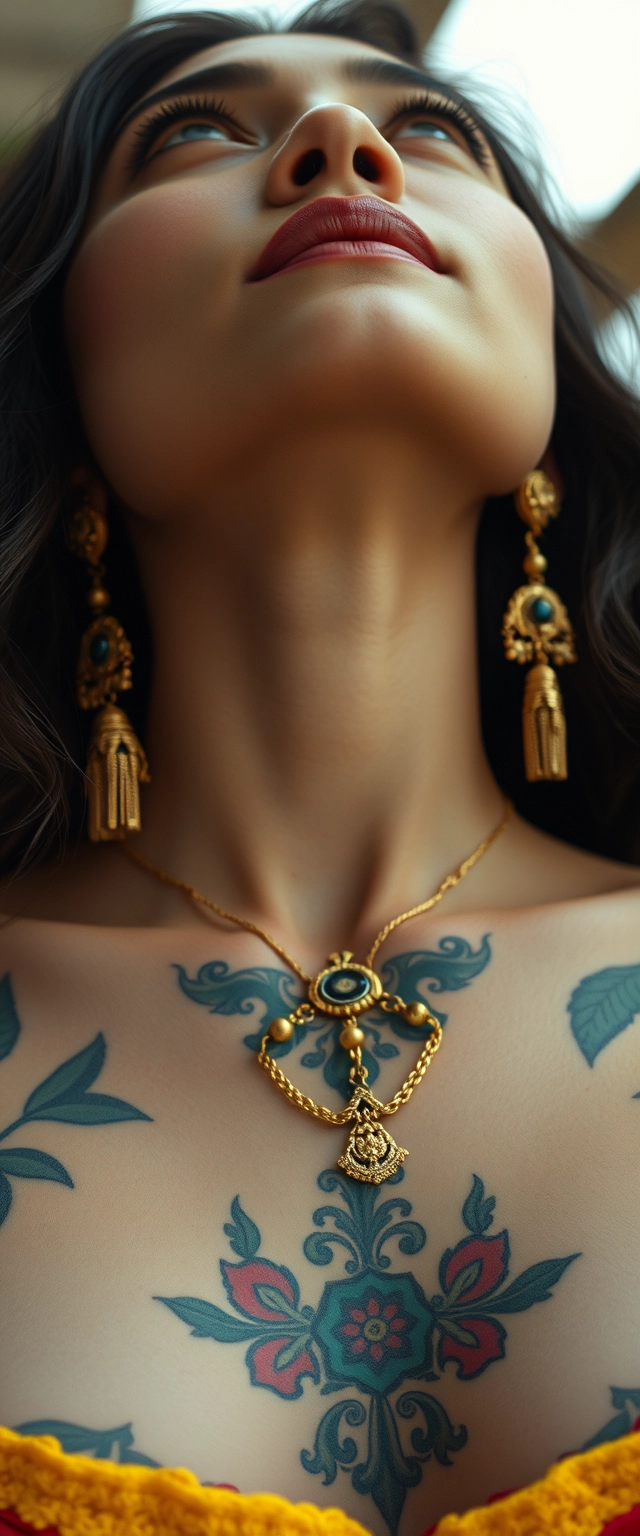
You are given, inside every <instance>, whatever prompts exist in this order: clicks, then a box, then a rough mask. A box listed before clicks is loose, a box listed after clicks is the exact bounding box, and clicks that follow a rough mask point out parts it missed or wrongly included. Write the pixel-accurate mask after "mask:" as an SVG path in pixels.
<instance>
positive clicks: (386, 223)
mask: <svg viewBox="0 0 640 1536" xmlns="http://www.w3.org/2000/svg"><path fill="white" fill-rule="evenodd" d="M331 240H379V241H380V242H381V243H383V244H384V245H397V246H399V248H400V250H402V251H408V253H409V255H410V256H415V257H416V260H417V261H421V262H422V263H423V264H424V266H425V267H431V268H432V270H433V271H435V272H439V271H440V264H439V261H438V257H437V254H436V251H435V250H434V247H433V246H432V244H431V241H430V240H428V239H427V236H426V235H425V234H424V232H423V230H421V229H420V228H419V227H418V225H417V224H414V222H413V219H409V218H407V215H406V213H400V210H399V209H398V208H394V207H393V206H392V205H391V203H384V202H382V199H381V198H378V197H319V198H317V199H316V200H315V202H313V203H306V204H305V206H304V208H298V209H296V212H295V213H292V215H291V218H289V219H287V220H286V221H285V223H284V224H281V225H280V228H279V229H277V230H276V232H275V235H272V236H271V239H270V240H269V241H268V243H267V245H266V246H265V248H264V250H263V252H262V255H261V256H259V257H258V260H257V262H256V264H255V266H254V267H253V268H252V270H251V272H250V273H249V282H254V283H255V282H259V281H260V279H261V278H263V277H271V275H272V273H273V272H280V271H281V269H282V267H285V266H286V265H287V263H288V262H290V261H293V258H294V256H300V255H301V253H302V252H303V251H308V250H309V249H310V248H311V247H312V246H314V245H323V244H325V242H327V241H331Z"/></svg>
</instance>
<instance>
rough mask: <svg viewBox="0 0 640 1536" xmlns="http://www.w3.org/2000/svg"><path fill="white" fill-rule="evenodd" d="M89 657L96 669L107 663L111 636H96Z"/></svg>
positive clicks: (90, 647)
mask: <svg viewBox="0 0 640 1536" xmlns="http://www.w3.org/2000/svg"><path fill="white" fill-rule="evenodd" d="M89 655H90V657H91V660H92V662H93V665H94V667H99V666H101V664H102V662H103V661H106V659H107V656H108V655H109V636H108V635H101V634H98V635H94V637H93V640H92V641H91V644H90V646H89Z"/></svg>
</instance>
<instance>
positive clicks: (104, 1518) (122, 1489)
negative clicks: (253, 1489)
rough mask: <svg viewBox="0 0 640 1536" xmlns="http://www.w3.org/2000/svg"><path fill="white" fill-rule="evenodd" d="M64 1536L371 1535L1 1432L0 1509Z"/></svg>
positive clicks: (336, 1518) (304, 1512)
mask: <svg viewBox="0 0 640 1536" xmlns="http://www.w3.org/2000/svg"><path fill="white" fill-rule="evenodd" d="M2 1509H10V1510H12V1511H13V1512H14V1513H15V1514H17V1515H19V1516H20V1519H21V1520H24V1521H26V1523H27V1524H28V1525H33V1526H34V1528H35V1529H36V1530H39V1531H42V1530H45V1529H46V1527H47V1526H54V1528H55V1529H56V1530H57V1531H58V1532H59V1536H367V1532H366V1531H365V1530H364V1527H363V1526H361V1525H358V1524H357V1521H355V1520H349V1518H348V1516H347V1515H345V1514H343V1512H342V1510H341V1509H316V1507H315V1505H313V1504H289V1503H288V1501H287V1499H281V1498H279V1497H278V1496H277V1495H276V1494H272V1493H254V1494H248V1495H243V1494H238V1493H230V1492H228V1491H227V1490H226V1489H223V1488H203V1487H202V1486H201V1484H200V1483H199V1482H198V1479H197V1478H196V1477H194V1475H193V1473H192V1472H186V1471H183V1470H182V1469H178V1470H173V1471H164V1470H158V1471H155V1470H151V1469H149V1468H147V1467H128V1466H124V1467H122V1466H116V1465H115V1464H114V1463H112V1462H109V1461H94V1460H93V1459H92V1458H91V1457H90V1456H67V1455H66V1454H65V1453H64V1452H63V1451H61V1449H60V1446H59V1444H58V1441H57V1440H54V1438H53V1436H52V1435H41V1436H37V1437H36V1436H29V1435H24V1436H23V1435H16V1434H14V1433H13V1431H12V1430H10V1429H0V1510H2Z"/></svg>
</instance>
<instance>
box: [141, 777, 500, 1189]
mask: <svg viewBox="0 0 640 1536" xmlns="http://www.w3.org/2000/svg"><path fill="white" fill-rule="evenodd" d="M510 814H511V806H510V804H509V801H508V800H505V808H504V815H503V818H502V821H501V822H500V825H499V826H497V827H495V828H494V830H493V832H490V833H489V836H488V837H484V838H483V839H482V842H481V843H478V846H477V848H475V849H474V851H473V853H471V854H470V855H469V857H468V858H466V859H463V861H462V863H461V864H459V865H458V868H457V869H454V870H453V872H452V873H451V874H450V875H445V878H444V880H442V881H441V883H440V885H439V886H438V889H437V891H435V892H434V894H433V896H429V897H427V900H426V901H421V902H420V903H419V904H418V906H417V907H410V908H409V911H408V912H401V913H400V915H399V916H398V917H394V918H392V919H391V921H390V922H388V923H385V925H384V928H381V929H380V932H379V933H378V934H377V935H376V938H375V939H374V941H373V944H372V945H371V949H370V950H369V953H368V955H367V958H366V961H365V966H366V967H367V968H368V969H369V970H371V969H372V967H373V962H374V960H375V957H376V955H377V953H378V950H379V949H380V946H381V944H384V941H385V939H388V937H389V934H390V933H393V932H394V930H395V929H396V928H399V927H400V924H401V923H407V922H408V921H409V919H410V918H412V917H419V916H420V914H421V913H422V912H429V911H430V910H431V908H432V907H435V906H437V904H438V902H439V901H441V900H442V897H443V896H444V895H445V892H446V891H450V890H451V889H452V887H453V886H454V885H459V883H460V881H461V880H464V877H465V875H468V873H469V870H470V869H473V866H474V864H477V862H478V860H479V859H481V858H482V856H483V854H485V853H486V852H487V849H488V848H490V847H491V844H492V843H495V840H496V838H497V837H499V836H500V833H501V832H503V831H504V829H505V827H506V825H507V822H508V820H509V816H510ZM123 847H124V851H125V853H127V854H128V855H129V858H130V859H133V861H134V863H135V864H138V865H139V866H140V868H141V869H144V870H146V871H147V873H148V874H150V875H154V876H155V877H156V879H158V880H162V881H163V882H164V884H165V885H171V886H173V887H174V888H175V890H177V891H182V892H183V893H184V895H185V896H188V897H189V899H190V900H191V901H193V902H196V903H199V904H200V905H201V906H203V907H208V908H209V909H210V910H211V911H212V912H215V913H216V915H217V916H218V917H222V918H224V919H225V921H226V922H229V923H235V924H236V926H237V927H238V928H243V929H244V930H245V931H246V932H247V933H254V934H256V936H257V938H259V939H262V941H263V943H264V944H267V945H268V946H269V948H270V949H272V950H273V951H274V953H275V954H276V955H279V956H280V959H281V960H284V962H285V964H286V965H288V966H289V967H290V969H291V970H292V971H294V972H295V974H296V975H297V976H299V978H300V980H301V981H303V982H304V983H305V985H306V986H311V984H312V983H313V980H314V978H313V977H312V976H308V975H307V973H306V971H303V969H302V966H301V965H298V962H297V960H294V958H293V955H290V954H289V953H288V951H287V950H286V949H284V948H283V946H282V944H279V943H278V941H277V939H274V938H272V936H271V934H270V933H267V931H266V929H264V928H260V927H259V925H258V924H257V923H252V922H251V920H250V919H249V918H247V917H237V916H236V914H235V912H228V911H227V909H226V907H221V906H220V905H219V903H218V902H217V901H211V899H210V897H209V896H203V894H202V892H201V891H199V890H197V888H196V886H195V885H190V884H189V882H188V881H187V880H179V879H178V878H177V877H176V876H175V875H169V874H167V871H166V870H164V869H161V868H160V867H159V865H157V864H152V863H151V860H150V859H145V858H143V856H142V854H140V853H136V852H135V850H134V849H133V848H131V846H130V845H129V844H123ZM335 958H337V957H336V956H333V959H335ZM380 1006H381V1007H382V1008H383V1009H384V1010H385V1012H388V1013H393V1012H396V1011H402V1010H404V1008H405V1004H404V1003H403V1001H402V998H400V997H391V996H390V995H389V993H387V992H383V993H382V996H381V997H380ZM313 1014H314V1009H313V1007H311V1006H310V1004H309V1003H308V1002H307V1003H305V1002H302V1003H300V1004H298V1006H297V1008H294V1010H293V1012H292V1013H291V1014H290V1015H289V1021H288V1022H290V1023H291V1024H294V1023H299V1024H301V1023H304V1022H305V1021H306V1020H307V1019H308V1018H309V1016H311V1017H313ZM279 1022H282V1021H279ZM421 1022H422V1023H423V1024H428V1025H429V1028H430V1034H429V1036H428V1038H427V1040H425V1043H424V1045H423V1047H422V1050H421V1052H420V1055H419V1057H418V1060H417V1062H416V1064H415V1066H414V1067H413V1068H412V1070H411V1072H410V1073H409V1075H408V1077H406V1078H405V1080H404V1082H403V1084H402V1086H401V1087H400V1088H399V1089H398V1091H397V1093H394V1095H393V1098H392V1099H389V1100H388V1101H387V1102H386V1103H381V1102H380V1100H377V1099H374V1098H373V1097H372V1096H371V1095H369V1094H368V1090H366V1089H365V1085H366V1081H367V1069H366V1067H365V1066H364V1064H363V1061H362V1048H361V1046H360V1045H358V1046H356V1047H355V1048H353V1049H350V1055H351V1059H352V1062H353V1065H352V1068H351V1072H350V1074H349V1079H350V1082H351V1084H352V1087H353V1097H352V1099H351V1101H350V1103H349V1104H347V1105H346V1107H345V1109H340V1110H333V1109H328V1108H327V1106H326V1105H325V1104H316V1101H315V1099H311V1098H309V1096H308V1094H306V1093H302V1092H301V1090H300V1089H299V1088H296V1085H295V1083H292V1082H291V1079H290V1078H289V1077H287V1075H286V1073H285V1072H283V1071H282V1068H281V1067H279V1066H278V1064H277V1062H276V1061H274V1058H273V1056H272V1055H271V1051H270V1049H269V1041H270V1038H271V1036H270V1032H269V1030H267V1033H266V1034H265V1035H263V1037H262V1040H261V1043H260V1053H259V1055H258V1061H259V1063H260V1066H261V1067H264V1070H265V1072H268V1074H269V1077H270V1078H271V1080H272V1082H273V1083H275V1085H276V1087H277V1088H279V1089H280V1091H281V1092H282V1093H283V1094H284V1095H285V1098H287V1099H288V1100H289V1102H290V1103H291V1104H295V1106H296V1108H298V1109H302V1110H304V1111H305V1113H306V1114H308V1115H312V1116H313V1118H314V1119H315V1120H322V1121H323V1122H324V1124H325V1125H333V1126H344V1125H346V1124H347V1122H348V1121H349V1120H353V1119H354V1116H355V1118H356V1120H357V1119H358V1118H359V1110H358V1103H359V1102H360V1104H361V1103H362V1102H363V1101H362V1098H360V1100H359V1097H358V1089H359V1088H360V1094H362V1092H363V1091H366V1093H367V1095H368V1097H367V1099H366V1104H367V1105H368V1108H367V1109H366V1110H365V1118H369V1123H370V1124H377V1121H378V1117H379V1116H380V1115H395V1113H396V1110H398V1109H401V1107H402V1105H403V1104H406V1103H407V1102H408V1100H409V1099H410V1098H411V1095H412V1093H413V1090H414V1088H417V1086H418V1083H420V1082H422V1079H423V1077H424V1075H425V1072H426V1071H427V1068H428V1067H429V1066H430V1065H431V1061H432V1060H433V1057H434V1056H435V1053H436V1051H437V1050H438V1047H439V1045H440V1042H441V1040H442V1026H441V1024H440V1022H439V1020H438V1019H436V1017H435V1015H434V1014H433V1013H431V1011H430V1009H427V1008H426V1007H424V1014H423V1017H422V1020H421ZM353 1135H355V1132H352V1136H353ZM388 1140H389V1138H387V1141H388ZM391 1146H392V1148H395V1154H396V1158H397V1157H398V1155H399V1154H398V1148H397V1147H395V1143H393V1142H391ZM405 1156H406V1152H402V1151H401V1158H402V1157H405ZM348 1157H349V1147H347V1151H346V1152H345V1154H344V1158H347V1159H348ZM338 1166H339V1167H344V1168H346V1169H347V1171H351V1172H353V1168H352V1167H351V1168H350V1167H349V1166H348V1163H347V1162H345V1161H340V1162H339V1163H338ZM392 1166H394V1167H395V1166H396V1164H395V1163H394V1164H393V1165H392ZM381 1176H382V1178H384V1177H387V1176H388V1175H386V1174H385V1173H384V1172H383V1173H382V1175H381ZM354 1177H356V1178H358V1177H367V1175H363V1174H362V1172H360V1173H359V1172H357V1171H356V1172H355V1174H354ZM373 1182H376V1179H375V1177H374V1179H373Z"/></svg>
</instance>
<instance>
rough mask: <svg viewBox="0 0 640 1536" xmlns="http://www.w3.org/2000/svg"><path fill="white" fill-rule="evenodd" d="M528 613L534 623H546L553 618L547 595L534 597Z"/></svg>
mask: <svg viewBox="0 0 640 1536" xmlns="http://www.w3.org/2000/svg"><path fill="white" fill-rule="evenodd" d="M529 613H530V616H531V618H532V619H533V622H534V624H548V623H549V619H552V618H553V603H550V602H549V599H548V597H534V599H533V602H532V603H531V606H530V608H529Z"/></svg>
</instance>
